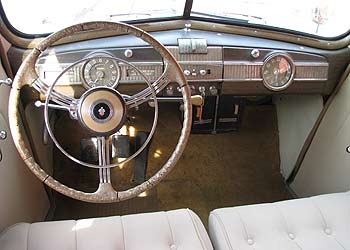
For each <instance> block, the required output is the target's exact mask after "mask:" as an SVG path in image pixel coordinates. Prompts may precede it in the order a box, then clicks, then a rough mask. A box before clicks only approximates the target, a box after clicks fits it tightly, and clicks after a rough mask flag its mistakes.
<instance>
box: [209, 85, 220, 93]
mask: <svg viewBox="0 0 350 250" xmlns="http://www.w3.org/2000/svg"><path fill="white" fill-rule="evenodd" d="M209 92H210V94H212V95H217V94H218V89H217V88H216V87H215V86H210V87H209Z"/></svg>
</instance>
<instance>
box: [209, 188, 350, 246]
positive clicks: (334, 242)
mask: <svg viewBox="0 0 350 250" xmlns="http://www.w3.org/2000/svg"><path fill="white" fill-rule="evenodd" d="M209 235H210V238H211V240H212V243H213V246H214V249H215V250H245V249H249V250H251V249H256V250H257V249H258V250H275V249H276V250H277V249H278V250H281V249H283V250H289V249H293V250H294V249H297V250H301V249H303V250H308V249H315V250H323V249H324V250H338V249H339V250H350V192H346V193H338V194H328V195H320V196H315V197H311V198H304V199H296V200H289V201H282V202H276V203H270V204H259V205H249V206H241V207H234V208H222V209H217V210H214V211H213V212H211V214H210V217H209Z"/></svg>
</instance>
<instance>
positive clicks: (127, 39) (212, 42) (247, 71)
mask: <svg viewBox="0 0 350 250" xmlns="http://www.w3.org/2000/svg"><path fill="white" fill-rule="evenodd" d="M151 34H152V35H153V36H154V37H155V38H156V39H158V40H159V41H160V42H161V43H163V44H164V45H165V46H166V47H167V48H168V50H169V51H170V52H171V53H172V54H173V55H174V56H175V58H176V59H177V61H178V62H179V64H180V66H181V67H182V69H183V72H184V74H185V75H186V77H187V80H188V82H189V84H190V87H191V91H192V93H193V94H202V95H205V96H216V95H237V96H242V95H273V94H291V93H299V94H300V93H301V94H308V93H318V94H322V95H328V94H330V93H331V91H332V90H333V88H334V87H335V85H336V84H337V81H338V79H339V77H340V74H341V72H342V71H343V70H344V65H345V64H346V62H347V60H348V59H347V58H346V56H344V54H345V55H348V52H347V53H344V51H341V50H340V51H339V50H338V51H325V50H320V49H315V48H309V47H304V46H300V45H296V44H292V43H286V42H280V41H274V40H268V39H262V38H255V37H248V36H241V35H233V34H225V33H217V32H207V31H201V30H190V29H179V30H171V31H162V32H153V33H151ZM91 56H94V57H95V59H91V60H90V59H89V58H90V57H91ZM109 57H111V58H112V57H116V58H120V59H121V61H125V62H126V63H123V62H121V63H117V64H113V63H112V62H111V61H110V60H109ZM79 60H83V61H84V62H83V63H81V64H77V65H75V66H73V67H72V66H71V64H72V63H74V62H76V61H79ZM127 62H129V63H131V64H132V65H134V66H135V67H136V68H137V69H135V68H133V67H131V66H130V65H129V64H128V63H127ZM68 67H70V68H69V69H68V70H67V73H66V76H65V77H62V78H61V79H60V80H59V81H58V82H57V84H56V85H57V87H61V88H63V89H64V88H67V87H70V89H73V90H74V93H75V94H76V93H79V88H89V87H93V86H96V84H104V85H110V86H112V87H116V86H117V85H118V86H120V87H121V88H123V90H124V91H126V92H127V91H129V90H130V89H131V90H132V89H134V88H135V87H136V86H137V85H140V84H142V82H143V78H142V76H141V75H140V74H137V71H138V70H140V71H141V72H142V73H143V75H144V76H145V77H147V78H148V80H149V81H151V82H152V81H155V80H156V79H158V78H159V77H160V76H161V75H162V72H163V69H164V62H163V59H162V58H161V56H160V55H159V54H158V53H157V52H156V51H155V50H154V49H152V48H151V47H150V46H148V45H147V44H146V43H144V42H143V41H142V40H140V39H139V38H136V37H132V36H128V35H123V36H116V37H107V38H99V39H93V40H88V41H83V42H75V43H70V44H64V45H59V46H55V47H53V48H51V49H50V50H48V51H46V52H45V53H44V55H43V56H42V57H41V58H40V59H39V61H38V63H37V65H36V69H37V71H38V73H39V76H40V78H41V79H42V80H43V81H45V82H48V83H50V82H52V81H53V80H54V79H55V78H56V77H57V76H58V75H59V74H60V72H61V71H62V70H66V69H67V68H68ZM110 67H111V68H110ZM112 68H113V69H112ZM159 95H161V96H169V97H171V96H174V97H176V96H179V92H178V89H177V85H176V83H170V84H169V85H168V86H167V87H166V88H165V89H163V90H162V91H161V93H159Z"/></svg>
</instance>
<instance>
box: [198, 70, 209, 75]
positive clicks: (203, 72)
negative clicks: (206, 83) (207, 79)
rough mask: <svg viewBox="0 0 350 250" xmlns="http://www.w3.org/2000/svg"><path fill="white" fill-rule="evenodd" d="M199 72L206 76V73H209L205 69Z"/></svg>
mask: <svg viewBox="0 0 350 250" xmlns="http://www.w3.org/2000/svg"><path fill="white" fill-rule="evenodd" d="M199 74H200V75H201V76H205V75H206V74H207V71H206V70H205V69H201V70H200V71H199Z"/></svg>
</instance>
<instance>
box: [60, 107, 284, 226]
mask: <svg viewBox="0 0 350 250" xmlns="http://www.w3.org/2000/svg"><path fill="white" fill-rule="evenodd" d="M150 117H152V110H148V109H145V110H141V111H138V112H136V111H135V114H133V115H132V121H131V123H133V126H134V127H135V128H136V130H147V129H148V128H149V126H150V123H151V120H150ZM55 126H56V130H57V131H61V132H58V133H57V135H56V137H57V138H58V139H59V141H60V142H61V143H62V145H65V148H66V149H67V150H68V151H70V152H71V153H72V154H76V155H79V144H80V138H82V137H86V135H85V134H82V132H81V129H80V127H79V125H78V124H77V123H76V122H71V121H69V119H68V118H67V117H66V116H64V115H61V116H60V118H59V119H58V120H57V122H56V125H55ZM57 127H64V128H65V129H63V130H62V129H61V130H58V129H57ZM180 128H181V123H180V120H179V115H178V108H177V106H176V105H173V104H162V105H161V107H160V115H159V122H158V126H157V132H156V134H155V135H154V138H153V140H152V144H151V147H150V152H149V169H148V176H150V175H152V174H153V173H155V172H156V171H157V170H158V169H159V168H160V167H161V166H162V165H163V164H164V163H165V162H166V160H167V159H168V157H169V155H170V153H171V152H172V150H173V149H174V147H175V145H176V142H177V140H178V136H179V130H180ZM62 131H63V132H62ZM64 131H70V133H66V132H64ZM72 135H74V136H72ZM279 162H280V161H279V150H278V127H277V118H276V111H275V108H274V106H271V105H261V106H248V107H246V110H245V113H244V116H243V122H242V127H241V129H240V131H239V132H231V133H224V134H216V135H200V134H193V135H191V137H190V139H189V142H188V146H187V148H186V150H185V153H184V154H183V156H182V158H181V160H180V161H179V163H178V164H177V166H176V167H175V169H174V170H173V171H172V172H171V173H170V174H169V175H168V176H167V177H166V179H165V180H164V181H162V182H161V183H160V184H159V185H158V186H157V187H156V188H154V189H153V190H151V191H150V192H148V193H147V196H146V197H138V198H135V199H132V200H129V201H125V202H121V203H114V204H90V203H84V202H79V201H75V200H73V199H70V198H67V197H64V196H62V195H60V194H55V201H56V210H55V213H54V219H55V220H61V219H80V218H89V217H100V216H112V215H124V214H131V213H143V212H152V211H159V210H170V209H176V208H183V207H188V208H191V209H192V210H193V211H195V212H196V213H197V214H198V215H199V216H200V217H201V219H202V221H203V222H204V224H207V220H208V216H209V212H210V211H211V210H213V209H215V208H220V207H227V206H238V205H247V204H253V203H263V202H273V201H279V200H284V199H290V198H291V196H290V194H289V192H288V190H287V189H286V186H285V183H284V181H283V178H282V176H281V174H280V171H279ZM132 174H133V170H132V163H131V164H127V165H125V166H123V168H122V169H120V168H115V169H113V171H112V182H113V186H114V187H115V188H116V189H119V190H125V189H126V188H129V187H132V186H133V184H132V182H131V179H132ZM54 175H55V177H56V178H57V179H58V180H60V181H62V182H63V183H64V184H66V185H70V186H72V187H75V188H77V189H79V190H83V191H87V192H93V191H94V190H96V188H97V186H98V174H97V171H96V170H95V169H88V168H85V167H81V166H78V165H76V164H73V163H72V162H71V161H70V160H68V159H66V158H65V157H64V156H62V154H60V153H59V152H58V151H57V150H55V166H54Z"/></svg>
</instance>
